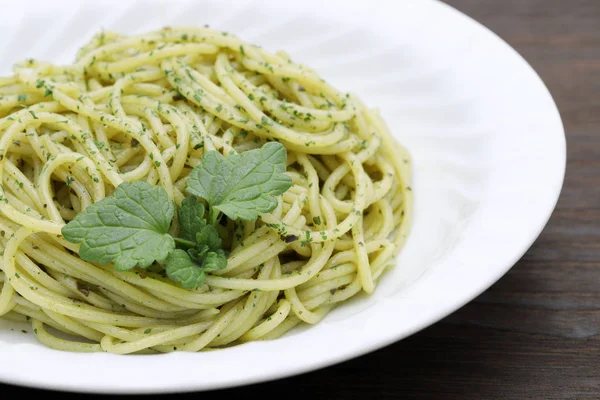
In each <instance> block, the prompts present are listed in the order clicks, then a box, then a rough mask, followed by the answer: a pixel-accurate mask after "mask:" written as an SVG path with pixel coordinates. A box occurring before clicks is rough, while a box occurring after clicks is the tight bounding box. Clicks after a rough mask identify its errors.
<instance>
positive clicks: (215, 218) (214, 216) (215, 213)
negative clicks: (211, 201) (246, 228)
mask: <svg viewBox="0 0 600 400" xmlns="http://www.w3.org/2000/svg"><path fill="white" fill-rule="evenodd" d="M209 210H210V211H209V212H208V222H209V223H210V224H211V225H214V226H216V225H217V222H219V219H220V218H221V212H220V211H219V210H216V209H214V208H213V207H210V209H209Z"/></svg>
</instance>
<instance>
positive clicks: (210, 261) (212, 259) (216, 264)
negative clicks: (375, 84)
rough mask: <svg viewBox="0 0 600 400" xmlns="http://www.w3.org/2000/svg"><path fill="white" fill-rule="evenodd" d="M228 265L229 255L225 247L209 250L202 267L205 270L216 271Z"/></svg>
mask: <svg viewBox="0 0 600 400" xmlns="http://www.w3.org/2000/svg"><path fill="white" fill-rule="evenodd" d="M226 266H227V255H226V254H225V251H224V250H223V249H218V250H217V251H209V252H208V253H207V254H206V258H205V259H204V263H203V264H202V268H204V270H205V271H216V270H219V269H223V268H225V267H226Z"/></svg>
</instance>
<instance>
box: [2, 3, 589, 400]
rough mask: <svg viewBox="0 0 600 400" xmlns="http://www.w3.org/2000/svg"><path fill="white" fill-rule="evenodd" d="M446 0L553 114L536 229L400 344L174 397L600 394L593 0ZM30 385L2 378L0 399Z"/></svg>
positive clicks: (584, 396) (583, 396)
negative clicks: (542, 214)
mask: <svg viewBox="0 0 600 400" xmlns="http://www.w3.org/2000/svg"><path fill="white" fill-rule="evenodd" d="M448 3H450V4H451V5H453V6H455V7H456V8H458V9H459V10H461V11H463V12H465V13H466V14H469V15H471V16H472V17H474V18H475V19H477V20H478V21H480V22H482V23H483V24H484V25H486V26H488V27H489V28H490V29H492V30H493V31H494V32H496V33H497V34H499V35H500V36H501V37H502V38H504V39H505V40H506V41H507V42H508V43H510V44H511V45H512V46H514V47H515V48H516V49H517V50H518V51H519V52H520V53H521V54H522V55H523V56H524V57H525V58H526V59H527V60H528V61H529V62H530V63H531V65H532V66H533V67H534V68H535V70H536V71H537V72H538V73H539V74H540V75H541V77H542V79H543V80H544V81H545V82H546V84H547V85H548V87H549V89H550V91H551V92H552V94H553V96H554V98H555V100H556V102H557V104H558V108H559V109H560V111H561V115H562V118H563V121H564V125H565V129H566V132H567V144H568V167H567V174H566V180H565V185H564V189H563V192H562V196H561V198H560V200H559V203H558V206H557V208H556V210H555V212H554V214H553V216H552V218H551V220H550V222H549V223H548V225H547V227H546V229H545V230H544V232H543V233H542V235H541V236H540V237H539V239H538V240H537V242H536V243H535V244H534V245H533V247H532V248H531V249H530V250H529V251H528V252H527V254H526V255H525V256H524V257H523V259H521V260H520V261H519V262H518V263H517V265H516V266H515V267H514V268H512V269H511V270H510V272H509V273H508V274H507V275H506V276H505V277H504V278H502V279H501V280H500V281H499V282H498V283H497V284H495V285H494V286H493V287H492V288H490V289H489V290H488V291H486V292H485V293H484V294H482V295H481V296H480V297H479V298H477V299H476V300H474V301H473V302H471V303H470V304H468V305H467V306H465V307H464V308H462V309H461V310H459V311H457V312H456V313H454V314H452V315H451V316H449V317H448V318H446V319H445V320H443V321H442V322H439V323H437V324H435V325H434V326H432V327H430V328H428V329H426V330H424V331H422V332H420V333H418V334H416V335H414V336H412V337H410V338H408V339H406V340H403V341H401V342H398V343H396V344H394V345H391V346H389V347H386V348H384V349H382V350H379V351H377V352H375V353H372V354H369V355H367V356H364V357H360V358H358V359H355V360H352V361H349V362H346V363H343V364H339V365H337V366H334V367H330V368H327V369H324V370H321V371H316V372H313V373H309V374H306V375H302V376H298V377H293V378H289V379H284V380H280V381H276V382H271V383H268V384H260V385H254V386H250V387H245V388H238V389H230V390H225V391H220V392H214V393H204V394H186V395H181V396H182V397H185V398H190V399H191V398H202V399H206V398H213V397H214V398H217V397H219V398H221V396H223V395H231V396H233V397H236V398H241V397H247V396H253V395H261V396H264V395H277V396H281V398H285V397H287V396H293V395H294V394H300V395H302V396H303V397H304V398H307V399H311V398H325V399H354V398H365V399H370V398H378V399H412V398H418V399H461V400H464V399H486V400H491V399H600V336H598V335H599V333H600V0H448ZM0 362H2V360H0ZM157 373H159V374H160V372H159V371H157ZM149 379H152V377H149ZM158 379H160V377H158ZM38 392H39V391H36V390H31V389H20V388H14V387H8V386H2V385H0V395H1V396H2V398H13V397H12V396H10V395H9V394H12V395H14V396H16V395H25V394H32V393H33V394H42V393H41V392H40V393H38ZM65 396H66V397H71V396H72V395H65ZM291 398H295V397H291Z"/></svg>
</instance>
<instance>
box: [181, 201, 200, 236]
mask: <svg viewBox="0 0 600 400" xmlns="http://www.w3.org/2000/svg"><path fill="white" fill-rule="evenodd" d="M205 226H206V220H205V219H204V204H203V203H202V201H200V199H198V198H197V197H195V196H190V197H186V198H185V199H183V201H182V202H181V205H180V206H179V237H180V238H181V239H184V240H190V241H195V240H196V234H197V233H198V232H200V231H201V230H202V228H204V227H205Z"/></svg>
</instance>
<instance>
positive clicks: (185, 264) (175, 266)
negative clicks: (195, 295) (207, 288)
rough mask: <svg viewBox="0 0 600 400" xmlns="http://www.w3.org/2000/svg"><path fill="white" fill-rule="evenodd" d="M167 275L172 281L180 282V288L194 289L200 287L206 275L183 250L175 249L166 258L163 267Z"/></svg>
mask: <svg viewBox="0 0 600 400" xmlns="http://www.w3.org/2000/svg"><path fill="white" fill-rule="evenodd" d="M165 269H166V271H167V275H168V276H169V278H171V279H172V280H174V281H177V282H181V287H183V288H185V289H194V288H197V287H198V286H200V285H202V283H203V282H204V278H205V277H206V273H205V272H204V270H203V269H202V268H200V266H198V265H197V264H196V263H195V262H194V261H192V259H191V258H190V256H189V255H188V253H186V252H185V251H184V250H180V249H175V250H173V251H172V252H171V253H170V254H169V257H168V258H167V263H166V265H165Z"/></svg>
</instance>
